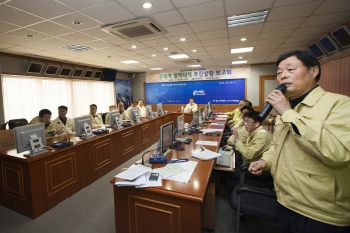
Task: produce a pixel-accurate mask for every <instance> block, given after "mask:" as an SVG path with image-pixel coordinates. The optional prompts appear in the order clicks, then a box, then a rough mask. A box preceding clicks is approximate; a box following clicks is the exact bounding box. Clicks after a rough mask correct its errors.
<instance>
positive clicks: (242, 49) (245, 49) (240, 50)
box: [231, 47, 254, 53]
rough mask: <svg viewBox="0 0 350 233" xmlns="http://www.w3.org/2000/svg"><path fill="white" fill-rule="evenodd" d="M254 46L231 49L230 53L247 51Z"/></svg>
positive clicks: (251, 49)
mask: <svg viewBox="0 0 350 233" xmlns="http://www.w3.org/2000/svg"><path fill="white" fill-rule="evenodd" d="M253 49H254V47H247V48H238V49H231V53H247V52H251V51H253Z"/></svg>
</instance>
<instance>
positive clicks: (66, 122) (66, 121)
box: [53, 105, 75, 134]
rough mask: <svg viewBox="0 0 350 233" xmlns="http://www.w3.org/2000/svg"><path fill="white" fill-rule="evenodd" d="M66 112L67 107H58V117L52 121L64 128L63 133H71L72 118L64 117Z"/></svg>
mask: <svg viewBox="0 0 350 233" xmlns="http://www.w3.org/2000/svg"><path fill="white" fill-rule="evenodd" d="M67 112H68V108H67V107H66V106H64V105H62V106H59V107H58V117H57V118H56V119H55V120H54V121H53V122H54V123H55V124H56V127H58V128H64V129H65V130H63V132H62V133H63V134H66V133H73V132H74V130H75V128H74V120H73V119H71V118H68V117H66V115H67Z"/></svg>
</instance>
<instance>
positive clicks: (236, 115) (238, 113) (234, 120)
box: [228, 108, 242, 125]
mask: <svg viewBox="0 0 350 233" xmlns="http://www.w3.org/2000/svg"><path fill="white" fill-rule="evenodd" d="M233 112H234V114H233V115H232V119H231V120H230V121H229V122H228V123H229V124H234V125H235V124H237V122H238V121H239V120H240V119H242V113H241V110H240V109H239V108H236V109H235V110H234V111H233Z"/></svg>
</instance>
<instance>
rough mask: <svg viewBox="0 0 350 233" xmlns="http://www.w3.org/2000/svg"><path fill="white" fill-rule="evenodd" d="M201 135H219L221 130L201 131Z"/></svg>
mask: <svg viewBox="0 0 350 233" xmlns="http://www.w3.org/2000/svg"><path fill="white" fill-rule="evenodd" d="M202 133H203V134H211V133H217V134H220V133H221V130H219V129H202Z"/></svg>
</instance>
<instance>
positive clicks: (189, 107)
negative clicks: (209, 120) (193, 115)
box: [184, 97, 198, 112]
mask: <svg viewBox="0 0 350 233" xmlns="http://www.w3.org/2000/svg"><path fill="white" fill-rule="evenodd" d="M196 111H198V106H197V104H195V103H194V98H193V97H191V98H190V103H188V104H187V105H186V107H185V109H184V112H196Z"/></svg>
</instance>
